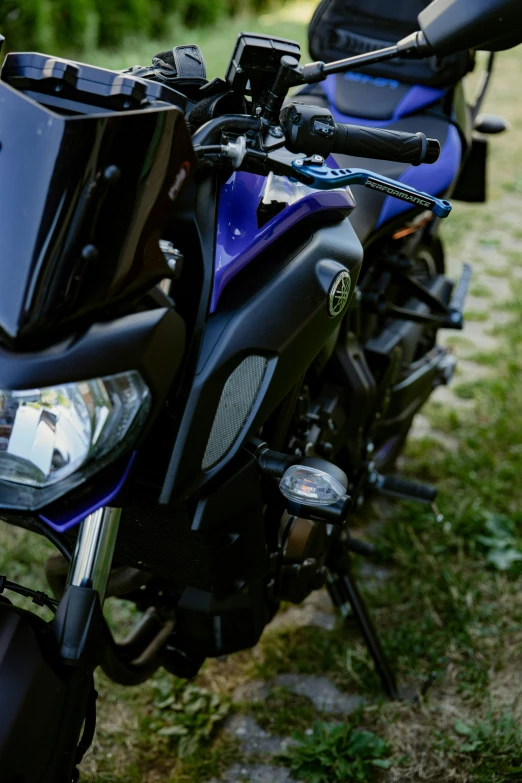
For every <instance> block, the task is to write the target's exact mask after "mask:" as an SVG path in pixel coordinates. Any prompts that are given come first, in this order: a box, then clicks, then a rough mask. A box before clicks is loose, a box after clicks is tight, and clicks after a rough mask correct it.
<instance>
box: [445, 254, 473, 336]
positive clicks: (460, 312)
mask: <svg viewBox="0 0 522 783" xmlns="http://www.w3.org/2000/svg"><path fill="white" fill-rule="evenodd" d="M472 273H473V270H472V268H471V264H464V266H463V268H462V275H461V278H460V280H459V282H458V283H457V285H456V286H455V290H454V291H453V296H452V298H451V302H450V305H449V321H450V323H449V324H448V326H449V327H450V328H452V329H462V328H463V326H464V305H465V304H466V298H467V296H468V291H469V285H470V283H471V275H472Z"/></svg>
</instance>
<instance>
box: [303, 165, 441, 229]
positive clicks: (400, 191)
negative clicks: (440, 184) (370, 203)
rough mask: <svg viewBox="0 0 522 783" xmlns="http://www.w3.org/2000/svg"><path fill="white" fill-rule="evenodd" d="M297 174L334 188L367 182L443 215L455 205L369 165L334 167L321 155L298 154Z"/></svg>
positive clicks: (311, 183)
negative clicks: (398, 180)
mask: <svg viewBox="0 0 522 783" xmlns="http://www.w3.org/2000/svg"><path fill="white" fill-rule="evenodd" d="M292 168H293V169H294V172H295V173H294V176H295V177H296V179H299V181H300V182H304V183H305V184H306V185H309V186H310V187H312V188H316V189H317V190H334V189H336V188H342V187H346V186H347V185H364V187H366V188H370V189H371V190H377V191H379V192H381V193H384V194H386V195H387V196H393V197H394V198H398V199H401V200H402V201H407V202H408V203H410V204H413V205H414V206H419V207H423V208H424V209H429V210H430V211H431V212H433V213H434V214H435V215H437V216H438V217H440V218H446V217H448V215H449V213H450V212H451V209H452V206H451V204H450V202H449V201H446V200H444V199H439V198H436V197H435V196H430V194H429V193H424V192H423V191H421V190H417V188H412V187H410V186H409V185H404V184H403V183H402V182H396V181H395V180H394V179H389V178H388V177H383V176H382V175H380V174H374V172H373V171H367V170H366V169H331V168H330V167H329V166H327V165H326V163H325V162H324V159H323V158H322V157H321V156H320V155H313V156H312V157H310V158H298V159H297V160H294V161H292Z"/></svg>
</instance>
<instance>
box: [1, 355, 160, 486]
mask: <svg viewBox="0 0 522 783" xmlns="http://www.w3.org/2000/svg"><path fill="white" fill-rule="evenodd" d="M149 409H150V392H149V389H148V388H147V386H146V385H145V383H144V381H143V379H142V378H141V375H140V374H139V373H138V372H136V371H134V370H133V371H131V372H125V373H121V374H119V375H111V376H108V377H106V378H95V379H94V380H91V381H81V382H78V383H67V384H64V385H63V386H50V387H48V388H44V389H30V390H25V391H2V390H0V480H4V481H11V482H15V483H17V484H23V485H25V486H31V487H47V486H50V485H51V484H55V483H56V482H57V481H61V480H62V479H64V478H66V477H67V476H70V475H71V474H72V473H74V472H75V471H77V470H78V469H79V468H81V467H83V466H84V465H85V464H86V463H87V462H92V461H93V460H96V461H98V459H99V458H100V457H103V456H104V455H106V454H108V453H109V452H111V451H114V452H115V456H116V452H118V453H119V452H121V450H122V447H124V446H125V445H127V443H128V441H129V440H130V438H131V437H132V435H133V434H134V433H135V432H136V429H137V427H138V426H139V425H140V424H141V423H142V422H143V421H144V419H145V417H146V416H147V414H148V412H149ZM93 465H94V467H95V464H94V463H93Z"/></svg>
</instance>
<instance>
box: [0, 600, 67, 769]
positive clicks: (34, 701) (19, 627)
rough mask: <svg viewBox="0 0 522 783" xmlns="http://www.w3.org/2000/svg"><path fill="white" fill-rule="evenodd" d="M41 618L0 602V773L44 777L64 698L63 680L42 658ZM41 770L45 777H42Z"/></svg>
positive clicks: (42, 625)
mask: <svg viewBox="0 0 522 783" xmlns="http://www.w3.org/2000/svg"><path fill="white" fill-rule="evenodd" d="M43 636H44V622H43V621H42V620H39V618H37V617H35V616H34V615H31V614H29V612H24V611H23V610H21V609H18V608H16V607H14V606H9V605H8V604H4V603H0V715H1V716H2V718H1V720H0V770H1V774H0V777H1V779H2V783H34V781H37V780H38V781H41V780H44V779H45V780H48V778H47V776H46V775H45V770H47V769H48V766H49V763H50V759H51V756H52V753H53V749H54V747H55V742H56V738H57V735H58V731H59V726H60V719H61V715H62V710H63V705H64V702H65V687H64V684H63V682H62V681H61V680H60V679H59V678H58V677H57V676H56V673H55V672H54V671H53V670H52V669H51V667H50V666H49V665H48V663H47V662H46V658H45V656H44V652H43V645H42V638H43ZM43 776H45V777H43Z"/></svg>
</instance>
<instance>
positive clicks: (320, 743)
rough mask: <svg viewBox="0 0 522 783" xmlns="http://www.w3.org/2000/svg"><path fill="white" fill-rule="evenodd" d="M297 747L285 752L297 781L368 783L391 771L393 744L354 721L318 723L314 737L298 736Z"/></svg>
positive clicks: (309, 782) (315, 724)
mask: <svg viewBox="0 0 522 783" xmlns="http://www.w3.org/2000/svg"><path fill="white" fill-rule="evenodd" d="M294 739H295V740H296V745H295V746H292V747H290V748H289V749H288V750H287V752H286V753H285V756H286V760H287V761H288V762H289V766H290V768H291V770H292V774H293V776H294V777H295V778H297V780H305V781H307V783H334V782H335V783H367V781H370V780H372V779H373V778H374V773H375V772H376V770H384V769H389V768H390V767H391V765H392V762H391V760H390V758H389V756H390V753H391V748H390V745H389V744H388V743H387V742H386V741H385V740H383V739H382V738H381V737H378V736H377V735H376V734H374V733H373V732H371V731H358V730H357V729H356V727H355V724H354V722H349V723H344V724H333V723H321V722H316V723H314V726H313V730H312V733H311V734H300V733H299V732H296V733H295V734H294Z"/></svg>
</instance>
